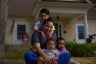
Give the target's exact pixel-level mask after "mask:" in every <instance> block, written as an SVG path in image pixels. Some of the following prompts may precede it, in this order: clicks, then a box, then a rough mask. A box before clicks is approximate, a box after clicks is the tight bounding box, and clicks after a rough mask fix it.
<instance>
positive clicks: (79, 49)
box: [66, 43, 96, 57]
mask: <svg viewBox="0 0 96 64" xmlns="http://www.w3.org/2000/svg"><path fill="white" fill-rule="evenodd" d="M66 48H67V49H68V50H69V52H70V53H71V55H72V56H74V57H91V56H93V51H94V50H96V43H95V44H77V43H67V44H66Z"/></svg>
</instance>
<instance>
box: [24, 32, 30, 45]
mask: <svg viewBox="0 0 96 64" xmlns="http://www.w3.org/2000/svg"><path fill="white" fill-rule="evenodd" d="M23 42H24V44H27V43H28V42H29V36H28V33H24V35H23Z"/></svg>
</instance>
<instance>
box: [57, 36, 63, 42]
mask: <svg viewBox="0 0 96 64" xmlns="http://www.w3.org/2000/svg"><path fill="white" fill-rule="evenodd" d="M60 40H64V41H65V39H64V38H62V37H59V38H57V39H56V42H57V43H58V42H59V41H60Z"/></svg>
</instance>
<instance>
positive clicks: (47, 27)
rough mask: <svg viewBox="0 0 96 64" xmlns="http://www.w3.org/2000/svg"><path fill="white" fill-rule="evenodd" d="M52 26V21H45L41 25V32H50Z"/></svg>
mask: <svg viewBox="0 0 96 64" xmlns="http://www.w3.org/2000/svg"><path fill="white" fill-rule="evenodd" d="M52 27H53V22H47V23H46V24H45V25H44V26H43V32H44V33H45V34H50V32H51V31H52Z"/></svg>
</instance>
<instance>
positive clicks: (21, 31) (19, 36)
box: [17, 25, 26, 39]
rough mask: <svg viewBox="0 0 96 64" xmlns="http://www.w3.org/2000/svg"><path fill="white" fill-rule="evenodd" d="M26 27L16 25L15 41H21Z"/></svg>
mask: <svg viewBox="0 0 96 64" xmlns="http://www.w3.org/2000/svg"><path fill="white" fill-rule="evenodd" d="M25 29H26V25H17V39H22V37H23V34H24V33H25V32H26V30H25Z"/></svg>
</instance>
